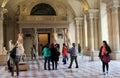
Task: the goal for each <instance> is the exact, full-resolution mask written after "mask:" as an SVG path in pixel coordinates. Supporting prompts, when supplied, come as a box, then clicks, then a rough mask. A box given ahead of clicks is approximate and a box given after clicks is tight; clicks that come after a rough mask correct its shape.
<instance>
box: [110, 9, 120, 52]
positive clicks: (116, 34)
mask: <svg viewBox="0 0 120 78" xmlns="http://www.w3.org/2000/svg"><path fill="white" fill-rule="evenodd" d="M118 14H119V13H118V7H113V8H112V27H113V28H112V30H113V50H114V51H119V50H120V49H119V48H120V40H119V39H120V38H119V37H120V34H119V32H120V31H119V25H120V24H119V15H118Z"/></svg>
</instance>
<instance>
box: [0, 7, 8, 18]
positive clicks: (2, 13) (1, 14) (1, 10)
mask: <svg viewBox="0 0 120 78" xmlns="http://www.w3.org/2000/svg"><path fill="white" fill-rule="evenodd" d="M7 12H8V10H7V9H5V8H2V7H0V20H3V19H4V17H3V15H4V14H5V13H7Z"/></svg>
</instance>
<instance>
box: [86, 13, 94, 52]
mask: <svg viewBox="0 0 120 78" xmlns="http://www.w3.org/2000/svg"><path fill="white" fill-rule="evenodd" d="M88 21H89V23H88V28H87V29H88V34H87V35H88V49H89V50H90V51H94V32H93V31H94V29H93V27H94V26H93V13H92V12H89V16H88Z"/></svg>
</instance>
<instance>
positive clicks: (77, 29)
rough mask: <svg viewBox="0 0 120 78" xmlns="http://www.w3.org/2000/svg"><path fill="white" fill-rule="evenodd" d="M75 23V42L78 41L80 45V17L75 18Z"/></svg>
mask: <svg viewBox="0 0 120 78" xmlns="http://www.w3.org/2000/svg"><path fill="white" fill-rule="evenodd" d="M75 23H76V26H75V30H76V31H75V41H76V45H78V44H79V43H80V39H79V26H80V18H79V17H76V18H75Z"/></svg>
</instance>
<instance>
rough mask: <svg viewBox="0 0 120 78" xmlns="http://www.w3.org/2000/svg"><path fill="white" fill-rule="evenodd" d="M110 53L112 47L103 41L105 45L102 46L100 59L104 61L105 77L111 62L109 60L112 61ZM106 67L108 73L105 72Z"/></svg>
mask: <svg viewBox="0 0 120 78" xmlns="http://www.w3.org/2000/svg"><path fill="white" fill-rule="evenodd" d="M110 53H111V49H110V47H109V46H108V44H107V42H106V41H103V45H102V46H101V48H100V52H99V58H100V59H101V61H102V69H103V74H104V75H107V74H108V70H109V61H108V62H107V60H109V59H110V55H109V54H110ZM104 59H105V60H104ZM105 67H106V71H105Z"/></svg>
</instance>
